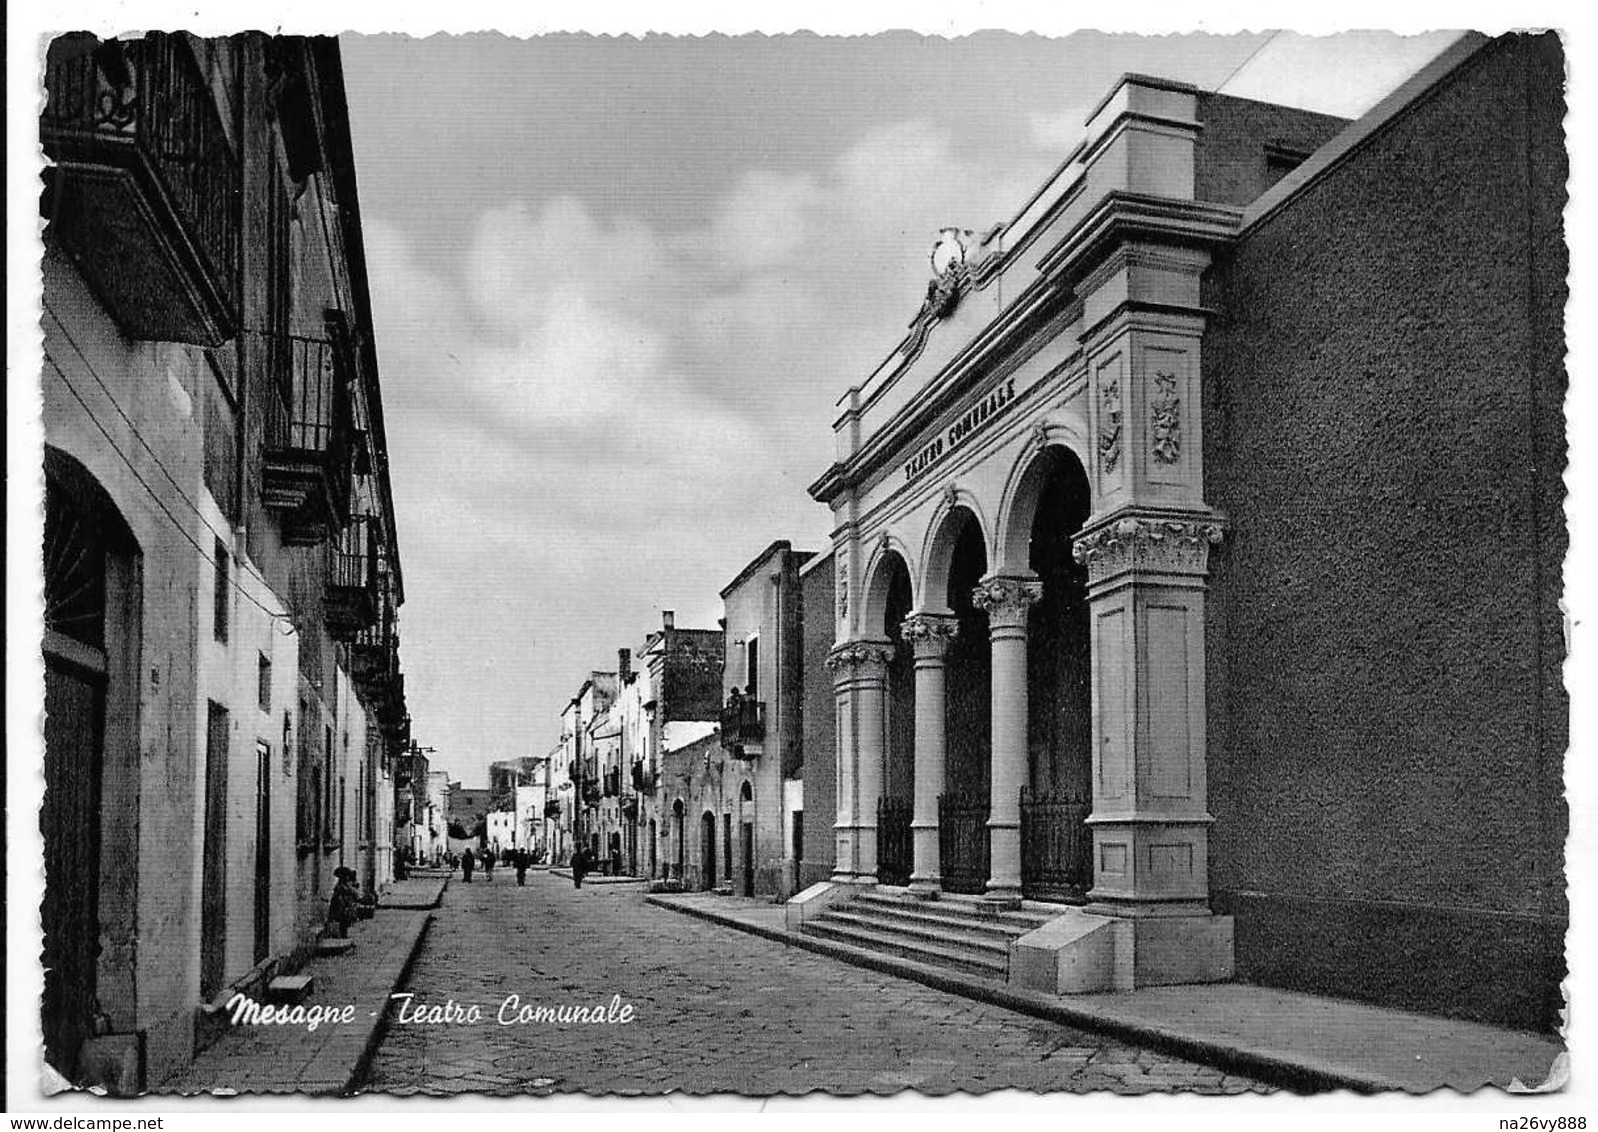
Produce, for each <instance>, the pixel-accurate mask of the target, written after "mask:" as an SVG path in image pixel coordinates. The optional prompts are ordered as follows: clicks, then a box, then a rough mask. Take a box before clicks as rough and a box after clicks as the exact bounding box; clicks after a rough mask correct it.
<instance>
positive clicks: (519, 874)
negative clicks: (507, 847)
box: [513, 849, 528, 888]
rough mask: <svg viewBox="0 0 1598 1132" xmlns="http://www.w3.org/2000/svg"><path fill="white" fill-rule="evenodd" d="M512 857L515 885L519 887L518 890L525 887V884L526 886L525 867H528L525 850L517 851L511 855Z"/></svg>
mask: <svg viewBox="0 0 1598 1132" xmlns="http://www.w3.org/2000/svg"><path fill="white" fill-rule="evenodd" d="M513 856H514V857H515V864H516V884H517V887H519V888H520V887H525V886H526V884H527V865H528V860H527V850H525V849H518V850H516V852H515V853H514V854H513Z"/></svg>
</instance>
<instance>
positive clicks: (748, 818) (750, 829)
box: [738, 782, 755, 896]
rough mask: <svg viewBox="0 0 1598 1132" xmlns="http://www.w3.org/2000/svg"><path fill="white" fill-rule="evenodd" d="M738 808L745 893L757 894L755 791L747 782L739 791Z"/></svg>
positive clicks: (749, 894)
mask: <svg viewBox="0 0 1598 1132" xmlns="http://www.w3.org/2000/svg"><path fill="white" fill-rule="evenodd" d="M738 810H739V814H738V816H739V819H740V822H739V824H740V826H741V827H742V832H743V872H744V876H743V894H744V895H745V896H753V895H754V894H755V822H754V817H755V792H754V788H753V787H751V786H750V785H749V783H747V782H745V783H744V784H743V786H742V788H740V789H739V791H738Z"/></svg>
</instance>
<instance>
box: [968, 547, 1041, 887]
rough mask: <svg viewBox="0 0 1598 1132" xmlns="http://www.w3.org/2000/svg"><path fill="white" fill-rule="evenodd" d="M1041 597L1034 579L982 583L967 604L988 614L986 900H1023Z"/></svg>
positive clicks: (1009, 578) (991, 579)
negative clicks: (1035, 610) (1024, 815)
mask: <svg viewBox="0 0 1598 1132" xmlns="http://www.w3.org/2000/svg"><path fill="white" fill-rule="evenodd" d="M1042 596H1043V583H1042V582H1040V581H1038V580H1037V578H1036V577H1032V576H993V577H988V578H984V579H983V580H982V582H981V583H980V584H979V585H978V586H977V587H976V589H975V590H973V591H972V594H971V600H972V604H974V605H975V606H976V607H977V608H978V609H981V610H985V611H986V612H987V615H988V640H989V643H990V648H991V649H992V657H993V661H992V664H993V704H992V715H993V722H992V735H993V751H992V756H991V758H992V763H991V765H992V769H991V771H990V772H989V779H988V781H989V787H990V789H989V803H988V883H987V886H986V892H985V899H987V900H988V901H990V902H992V903H996V904H1004V905H1018V904H1019V903H1020V901H1021V786H1022V783H1024V782H1025V781H1026V776H1027V647H1026V640H1027V636H1026V633H1027V614H1028V612H1029V611H1030V610H1031V608H1032V606H1033V605H1034V604H1035V603H1036V602H1037V601H1038V600H1039V599H1040V598H1041V597H1042Z"/></svg>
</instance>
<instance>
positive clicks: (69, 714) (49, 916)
mask: <svg viewBox="0 0 1598 1132" xmlns="http://www.w3.org/2000/svg"><path fill="white" fill-rule="evenodd" d="M83 651H85V652H87V651H88V650H83ZM100 656H101V661H102V667H101V670H100V671H95V670H94V669H93V668H92V667H84V666H81V665H78V664H73V663H69V662H66V661H64V660H62V659H61V658H59V657H57V656H54V655H52V654H51V653H49V652H46V654H45V669H44V710H45V716H44V805H43V807H42V808H41V810H40V814H39V828H40V831H41V832H42V833H43V834H44V905H43V908H42V909H41V917H42V922H43V927H44V966H45V972H44V1002H43V1024H44V1047H45V1059H46V1060H47V1061H48V1062H49V1063H50V1064H51V1065H53V1066H54V1067H55V1068H56V1069H57V1070H59V1071H60V1072H61V1073H63V1074H64V1075H67V1076H71V1075H72V1074H73V1073H74V1072H75V1071H76V1068H77V1057H78V1049H79V1047H80V1046H81V1045H82V1044H83V1041H84V1039H86V1038H87V1037H89V1035H90V1034H91V1033H92V1032H93V1025H94V1012H95V990H96V974H95V972H96V965H97V963H98V961H99V956H100V821H99V815H100V771H101V761H102V748H101V742H102V740H101V737H102V735H103V733H104V718H105V675H104V669H103V654H100Z"/></svg>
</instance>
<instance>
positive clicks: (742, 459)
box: [366, 121, 1036, 763]
mask: <svg viewBox="0 0 1598 1132" xmlns="http://www.w3.org/2000/svg"><path fill="white" fill-rule="evenodd" d="M1028 176H1031V177H1032V180H1035V179H1036V178H1035V176H1034V175H1033V174H1032V172H1030V171H1022V170H1021V169H1019V168H1018V167H1016V166H995V165H993V164H992V163H989V162H983V161H980V160H977V159H975V158H974V157H970V156H967V155H964V154H962V153H960V152H959V151H958V150H957V148H956V146H955V145H954V143H953V141H952V139H951V137H950V136H949V135H948V134H947V133H946V132H944V131H941V130H939V129H936V128H934V127H932V126H930V125H928V124H927V123H924V122H916V121H906V122H898V123H891V124H888V125H884V126H879V127H877V128H874V129H872V130H869V131H867V132H865V133H862V134H861V135H859V136H857V137H855V138H853V139H851V140H849V141H847V142H846V143H845V144H842V145H841V146H840V148H839V151H838V154H837V156H836V158H835V160H834V161H833V162H832V163H831V164H828V165H822V166H820V167H819V168H817V169H815V170H814V171H813V172H809V173H804V174H792V173H784V172H780V171H777V170H773V169H769V168H761V167H752V168H748V169H745V170H743V171H741V172H740V173H739V175H738V176H737V178H736V179H735V180H733V181H732V182H731V184H730V185H729V187H728V189H727V191H726V193H725V194H724V195H723V196H722V197H721V198H719V199H717V200H714V201H712V202H710V203H709V205H708V207H707V208H706V209H705V212H704V218H703V222H702V223H701V224H699V225H697V226H695V227H691V228H684V229H680V230H673V231H659V230H656V229H655V228H653V227H651V226H650V225H649V224H647V223H645V222H644V221H642V220H640V219H638V218H637V217H629V216H626V215H607V214H604V213H602V212H601V211H600V210H599V209H598V208H597V207H596V204H595V203H594V202H590V201H584V200H579V199H576V198H574V197H571V196H558V197H553V198H549V199H546V200H543V201H530V200H528V201H516V202H510V203H506V204H503V205H499V206H496V207H493V208H489V209H486V210H484V211H483V212H482V213H481V214H480V215H479V216H477V217H476V218H475V219H474V220H473V222H472V224H471V234H470V238H469V239H468V240H467V241H466V242H465V243H464V244H463V245H462V247H461V248H460V250H459V251H458V252H457V253H456V256H455V258H454V260H453V261H451V260H450V259H449V258H447V257H443V258H440V259H438V260H436V261H434V260H430V261H427V262H423V260H422V258H421V256H420V254H419V252H418V250H417V248H416V247H413V246H412V245H411V244H410V243H409V242H408V241H407V239H406V238H405V237H404V236H403V235H402V234H401V233H399V232H398V231H396V230H394V229H393V228H391V227H389V226H388V225H386V224H384V223H383V221H382V220H381V218H378V217H368V219H367V221H366V243H367V257H368V265H369V269H370V274H371V277H372V279H373V302H374V320H375V322H376V328H375V329H376V338H377V342H378V350H379V361H380V364H381V366H382V368H383V381H384V400H385V406H386V411H387V413H388V417H389V436H390V450H391V465H392V468H393V472H392V474H393V477H394V494H395V503H396V508H397V510H398V522H399V525H400V529H401V552H402V555H404V558H405V568H406V579H407V591H408V594H409V601H408V603H407V606H406V609H405V611H404V614H403V616H404V639H405V642H406V643H405V645H403V646H402V648H403V651H404V655H405V663H406V666H407V670H408V671H409V672H411V673H412V674H413V678H412V679H411V680H410V681H409V682H408V684H407V689H408V691H409V693H410V695H411V696H412V699H413V701H414V703H413V705H412V706H413V711H414V713H415V714H416V717H417V720H418V726H419V728H421V729H422V731H421V732H419V734H425V735H428V736H433V737H434V738H445V737H448V736H461V737H469V739H470V742H471V743H472V744H474V748H475V749H474V752H473V756H472V762H474V763H475V762H476V761H478V760H485V761H486V759H488V758H498V757H505V756H508V755H511V754H518V753H526V750H525V749H524V748H525V747H526V743H527V742H528V741H529V740H528V737H529V736H530V735H543V734H544V733H545V732H546V731H547V725H548V723H549V722H550V721H549V720H548V719H545V718H544V715H545V714H547V713H548V711H549V710H553V709H550V708H549V705H551V704H558V703H559V702H561V700H562V698H563V696H565V695H569V693H570V690H571V686H573V682H574V681H575V680H577V679H578V678H579V677H580V676H581V674H582V673H583V672H585V671H587V669H588V668H589V667H592V666H595V665H604V664H606V663H608V661H609V660H611V659H613V658H614V655H615V648H616V647H618V646H620V645H630V644H636V643H637V638H639V637H641V636H642V634H643V633H644V632H646V631H647V630H648V629H649V628H650V626H652V625H653V624H656V623H658V616H659V610H660V609H661V608H673V609H677V610H679V612H682V611H700V610H713V609H714V607H715V605H716V600H715V595H716V593H717V592H718V591H719V589H720V587H721V586H722V585H724V584H725V583H726V581H727V579H728V578H730V577H732V576H733V575H734V574H735V573H737V571H738V570H739V569H740V568H741V567H742V566H743V564H744V562H746V561H747V560H748V558H749V557H750V556H752V555H753V554H755V553H757V552H758V551H759V550H760V549H761V548H762V547H764V546H765V545H766V544H767V543H769V542H770V541H772V540H773V539H775V538H790V539H793V540H794V541H795V542H796V543H797V544H799V545H803V546H808V547H814V548H820V547H822V546H824V544H825V541H826V537H825V536H826V531H827V530H828V528H829V527H830V518H831V517H830V515H828V513H827V512H826V509H825V508H823V507H821V506H820V505H818V504H816V503H814V502H813V501H811V500H810V499H809V498H808V497H807V496H806V494H805V490H804V488H805V485H806V484H807V483H809V482H810V481H812V480H813V479H814V478H815V477H816V476H817V475H819V474H820V473H821V471H822V470H823V469H824V468H825V467H826V465H827V463H828V462H829V461H830V460H831V459H832V451H833V447H832V435H831V423H832V419H833V416H834V403H835V401H836V399H837V398H838V396H839V395H840V394H841V393H842V392H843V391H844V390H845V389H846V388H847V387H848V386H849V385H850V384H853V383H856V382H858V381H861V380H863V379H864V378H865V377H866V376H867V375H868V374H869V373H870V372H871V371H872V370H873V369H875V367H876V366H877V364H878V363H879V362H880V361H881V360H882V358H884V357H885V356H886V355H887V353H888V352H889V351H890V350H891V349H892V348H893V347H894V346H895V344H896V343H897V342H898V340H899V338H900V337H901V336H902V335H903V333H904V330H905V327H906V324H907V323H908V321H909V320H910V318H911V317H912V316H913V315H914V313H915V311H916V309H917V307H918V305H919V302H920V295H921V292H922V290H923V287H924V283H925V279H926V276H927V272H928V270H929V268H928V264H927V254H928V252H929V251H930V248H931V245H932V241H933V239H934V236H935V234H936V232H937V229H938V228H940V227H943V226H945V225H948V224H960V225H961V226H964V227H978V226H986V225H989V224H992V223H993V222H994V221H995V220H997V219H999V218H1000V217H1001V215H1003V214H1004V210H1005V209H1013V208H1014V207H1015V206H1016V205H1018V204H1019V203H1020V196H1021V192H1022V190H1023V189H1024V188H1025V187H1026V185H1027V184H1028V183H1029V182H1028V181H1027V179H1026V178H1027V177H1028ZM1018 183H1019V187H1014V186H1016V185H1017V184H1018ZM972 202H995V203H992V204H978V205H976V206H975V208H973V203H972ZM999 202H1002V203H999ZM478 650H486V651H487V652H489V653H491V654H492V655H494V656H495V657H500V658H502V659H503V658H505V657H508V656H510V655H515V656H516V657H517V659H516V661H515V663H513V664H504V663H498V662H496V663H493V664H487V665H485V664H484V663H483V662H482V660H481V659H480V657H479V655H478ZM462 671H470V672H471V679H470V681H469V686H470V687H471V688H472V689H473V696H472V697H469V698H470V700H471V702H463V701H462V697H461V696H460V694H459V689H460V688H461V687H462V676H461V672H462ZM485 705H491V706H485ZM515 705H535V708H536V710H535V712H534V714H533V715H532V716H530V717H526V718H524V717H523V715H522V714H519V713H518V711H517V710H516V708H515ZM423 741H428V742H431V741H433V738H424V740H423Z"/></svg>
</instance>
